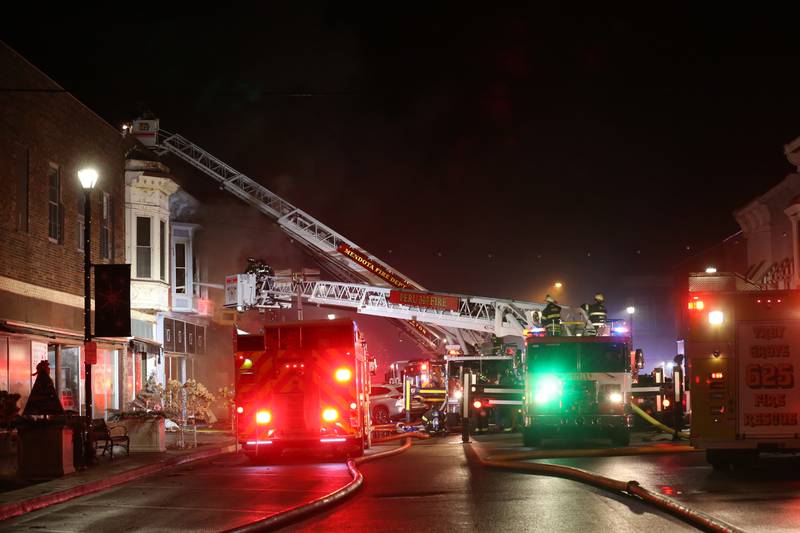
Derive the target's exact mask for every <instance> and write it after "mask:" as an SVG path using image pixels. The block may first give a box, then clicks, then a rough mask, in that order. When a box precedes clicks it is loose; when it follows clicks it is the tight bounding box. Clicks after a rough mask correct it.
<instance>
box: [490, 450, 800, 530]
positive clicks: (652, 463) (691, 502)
mask: <svg viewBox="0 0 800 533" xmlns="http://www.w3.org/2000/svg"><path fill="white" fill-rule="evenodd" d="M477 440H478V441H481V445H482V446H485V447H486V449H487V450H493V451H494V453H500V452H505V451H509V452H511V451H520V450H524V449H527V448H521V439H520V438H519V437H518V436H517V435H504V436H499V435H495V436H487V437H479V438H478V439H477ZM637 444H638V443H637ZM603 445H604V443H602V442H594V443H589V444H586V443H584V444H583V445H582V446H576V445H575V444H568V446H569V447H570V448H576V447H602V446H603ZM562 446H564V443H558V442H556V441H550V442H545V443H544V447H545V449H557V448H559V447H562ZM541 462H546V463H553V464H561V465H567V466H574V467H577V468H582V469H584V470H589V471H591V472H595V473H598V474H602V475H605V476H608V477H612V478H615V479H620V480H624V481H628V480H637V481H639V483H640V484H641V485H642V486H644V487H646V488H648V489H651V490H655V491H658V492H661V493H662V494H665V495H667V496H669V497H671V498H674V499H676V500H679V501H681V502H683V503H685V504H686V505H688V506H689V507H691V508H693V509H696V510H699V511H703V512H705V513H708V514H710V515H712V516H714V517H716V518H719V519H721V520H724V521H725V522H727V523H729V524H731V525H734V526H737V527H739V528H740V529H743V530H745V531H759V532H762V531H763V532H770V533H772V532H789V531H792V532H796V531H800V458H798V457H793V456H786V455H765V456H762V457H761V459H760V461H759V462H758V463H756V464H754V465H752V466H751V467H749V468H746V469H743V470H738V471H726V472H720V471H715V470H713V469H712V468H711V467H710V466H709V465H708V464H707V463H706V461H705V455H704V453H702V452H698V453H688V454H674V455H651V456H639V457H636V456H632V457H602V458H580V459H543V460H541Z"/></svg>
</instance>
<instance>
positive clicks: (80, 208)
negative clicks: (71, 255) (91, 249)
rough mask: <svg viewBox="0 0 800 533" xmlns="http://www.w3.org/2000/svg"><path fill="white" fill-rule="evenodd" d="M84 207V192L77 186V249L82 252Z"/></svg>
mask: <svg viewBox="0 0 800 533" xmlns="http://www.w3.org/2000/svg"><path fill="white" fill-rule="evenodd" d="M85 209H86V194H85V193H84V191H83V189H82V188H80V187H79V188H78V217H77V219H78V250H79V251H81V252H83V251H84V244H86V243H85V242H84V239H83V237H84V235H83V230H84V228H85V227H86V226H85V225H84V216H83V213H84V211H85Z"/></svg>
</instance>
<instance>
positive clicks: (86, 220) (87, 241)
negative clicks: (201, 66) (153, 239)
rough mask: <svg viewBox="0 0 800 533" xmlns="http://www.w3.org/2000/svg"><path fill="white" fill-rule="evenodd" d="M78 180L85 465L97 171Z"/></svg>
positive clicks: (91, 455) (88, 436)
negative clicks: (81, 227) (80, 198)
mask: <svg viewBox="0 0 800 533" xmlns="http://www.w3.org/2000/svg"><path fill="white" fill-rule="evenodd" d="M78 180H80V182H81V187H83V344H84V363H85V364H84V367H85V377H84V379H85V389H84V393H85V395H86V413H85V415H86V437H85V440H84V447H85V449H84V455H85V457H86V464H87V465H88V464H91V463H92V462H93V461H94V450H93V449H92V446H91V434H92V433H91V432H92V429H91V428H92V365H91V363H90V362H89V359H88V350H89V343H91V342H92V308H91V283H92V189H93V188H94V186H95V184H96V183H97V171H96V170H95V169H93V168H84V169H81V170H79V171H78Z"/></svg>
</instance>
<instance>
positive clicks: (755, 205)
mask: <svg viewBox="0 0 800 533" xmlns="http://www.w3.org/2000/svg"><path fill="white" fill-rule="evenodd" d="M784 150H785V153H786V158H787V160H788V161H789V163H790V164H792V165H794V167H795V172H792V173H790V174H789V175H787V176H786V177H785V178H784V179H783V180H782V181H781V182H780V183H778V184H777V185H775V186H774V187H772V188H771V189H770V190H768V191H767V192H765V193H764V194H762V195H761V196H759V197H757V198H754V199H753V200H752V201H750V202H749V203H748V204H747V205H745V206H744V207H742V208H741V209H738V210H737V211H735V212H734V216H735V217H736V222H738V223H739V226H740V227H741V228H742V232H741V234H742V237H743V238H744V239H745V240H746V249H747V265H746V269H745V270H744V271H743V272H739V273H740V274H743V275H744V276H745V277H747V278H748V279H751V280H753V281H755V282H756V283H758V284H759V285H761V286H763V287H765V288H770V289H790V288H791V289H795V288H798V287H800V278H799V277H798V272H797V266H798V264H800V138H798V139H796V140H795V141H793V142H792V143H790V144H789V145H787V146H786V147H785V149H784Z"/></svg>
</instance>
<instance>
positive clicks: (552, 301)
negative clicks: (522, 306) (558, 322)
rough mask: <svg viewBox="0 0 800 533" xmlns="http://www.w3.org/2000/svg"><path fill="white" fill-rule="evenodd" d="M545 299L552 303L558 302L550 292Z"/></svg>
mask: <svg viewBox="0 0 800 533" xmlns="http://www.w3.org/2000/svg"><path fill="white" fill-rule="evenodd" d="M544 301H545V302H548V303H551V304H553V303H556V301H555V299H554V298H553V297H552V296H550V295H549V294H548V295H547V296H545V297H544Z"/></svg>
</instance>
